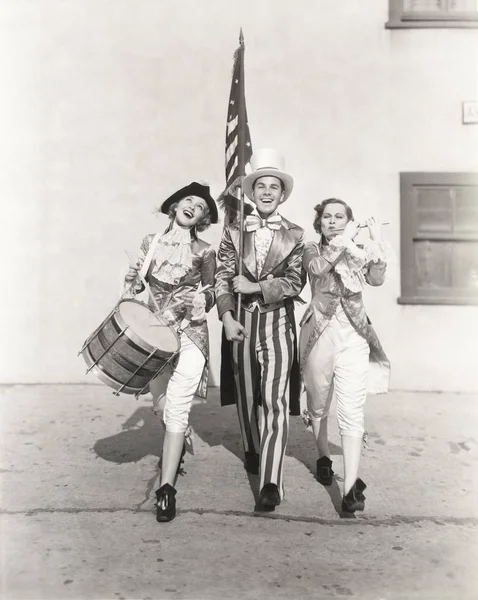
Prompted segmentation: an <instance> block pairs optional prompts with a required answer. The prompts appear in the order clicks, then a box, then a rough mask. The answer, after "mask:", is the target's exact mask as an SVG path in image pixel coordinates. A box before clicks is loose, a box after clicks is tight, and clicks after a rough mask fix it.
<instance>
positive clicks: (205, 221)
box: [157, 202, 211, 233]
mask: <svg viewBox="0 0 478 600" xmlns="http://www.w3.org/2000/svg"><path fill="white" fill-rule="evenodd" d="M178 204H179V202H174V203H173V204H171V206H170V207H169V211H168V217H169V218H170V219H171V221H174V219H175V217H176V211H177V209H178ZM157 212H161V211H160V209H158V210H157ZM210 225H211V214H210V212H209V206H206V212H205V213H204V215H203V216H202V218H201V219H200V220H199V221H198V222H197V223H196V225H195V226H194V227H193V230H194V232H196V231H197V232H199V233H200V232H201V231H204V230H205V229H207V228H208V227H209V226H210Z"/></svg>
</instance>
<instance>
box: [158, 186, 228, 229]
mask: <svg viewBox="0 0 478 600" xmlns="http://www.w3.org/2000/svg"><path fill="white" fill-rule="evenodd" d="M188 196H198V197H199V198H202V199H203V200H205V201H206V204H207V205H208V207H209V214H210V215H211V223H217V221H218V212H217V206H216V203H215V202H214V199H213V197H212V196H211V192H210V191H209V185H207V184H203V183H199V182H197V181H193V182H192V183H190V184H189V185H187V186H185V187H183V188H181V189H180V190H178V191H177V192H174V194H173V195H172V196H169V198H167V199H166V200H165V201H164V202H163V203H162V204H161V212H162V213H164V214H166V215H167V214H168V213H169V209H170V208H171V205H172V204H174V203H175V202H179V201H180V200H182V199H183V198H187V197H188Z"/></svg>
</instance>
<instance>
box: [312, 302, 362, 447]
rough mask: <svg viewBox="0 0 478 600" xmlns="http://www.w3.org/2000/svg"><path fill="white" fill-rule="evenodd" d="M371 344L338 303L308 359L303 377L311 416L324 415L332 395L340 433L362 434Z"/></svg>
mask: <svg viewBox="0 0 478 600" xmlns="http://www.w3.org/2000/svg"><path fill="white" fill-rule="evenodd" d="M369 354H370V348H369V345H368V343H367V341H366V340H365V339H364V338H363V337H362V336H360V335H359V334H358V333H357V332H356V331H355V329H354V327H353V325H352V324H351V323H350V321H349V319H348V317H347V315H346V314H345V313H344V311H343V309H342V307H341V306H340V305H339V306H338V308H337V310H336V312H335V314H334V316H333V317H332V319H331V320H330V322H329V324H328V325H327V327H326V328H325V329H324V331H323V332H322V334H321V336H320V337H319V339H318V340H317V342H316V344H315V346H314V347H313V348H312V351H311V353H310V355H309V357H308V359H307V363H306V365H305V368H304V372H303V378H304V383H305V387H306V393H307V410H308V412H309V416H310V418H311V419H312V420H315V421H320V420H322V419H324V418H325V417H327V416H328V415H329V412H330V405H331V402H332V398H333V395H334V389H335V396H336V401H337V421H338V426H339V431H340V434H341V435H348V436H353V437H362V436H363V432H364V405H365V400H366V397H367V379H368V369H369Z"/></svg>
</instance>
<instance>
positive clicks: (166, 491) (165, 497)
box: [156, 483, 176, 523]
mask: <svg viewBox="0 0 478 600" xmlns="http://www.w3.org/2000/svg"><path fill="white" fill-rule="evenodd" d="M175 496H176V490H175V489H174V488H173V486H172V485H169V483H165V484H164V485H162V486H161V487H160V488H159V490H156V499H157V500H156V521H158V523H161V522H163V521H172V520H173V519H174V517H175V516H176V498H175ZM163 501H165V502H164V504H165V508H162V506H161V505H162V504H163Z"/></svg>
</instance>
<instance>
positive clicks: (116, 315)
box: [103, 298, 181, 358]
mask: <svg viewBox="0 0 478 600" xmlns="http://www.w3.org/2000/svg"><path fill="white" fill-rule="evenodd" d="M123 302H132V303H134V304H139V305H140V306H144V307H145V308H146V309H147V310H148V311H149V312H150V313H152V314H153V315H154V311H153V310H152V308H151V307H150V306H148V305H147V304H146V303H145V302H141V300H136V299H135V298H125V299H124V300H120V302H118V305H117V307H116V309H115V312H114V313H113V315H112V317H111V318H115V319H116V320H117V322H118V324H119V325H120V327H121V329H124V328H125V327H126V330H125V331H124V333H123V335H126V337H128V338H129V339H130V340H131V341H132V342H134V343H135V344H137V345H138V346H139V347H140V348H143V349H144V350H146V351H147V352H152V351H153V350H155V351H157V352H164V353H166V354H167V357H171V356H172V355H173V354H174V353H175V352H177V351H178V350H179V348H180V347H181V341H180V338H179V335H178V334H177V332H176V331H175V330H174V329H173V328H172V327H171V325H168V324H165V325H164V327H167V328H168V329H169V330H170V331H171V333H172V334H173V336H174V338H175V339H176V342H177V347H176V349H175V350H173V351H172V352H167V351H166V350H162V349H161V348H158V347H157V346H153V345H151V344H150V343H149V342H147V341H146V340H144V339H143V338H142V337H140V336H139V335H138V334H137V333H135V332H134V331H133V330H132V329H131V327H130V326H129V325H128V323H126V321H125V320H124V319H123V317H122V316H121V313H120V309H119V307H120V304H122V303H123ZM107 320H108V318H106V319H105V321H103V323H105V322H106V321H107ZM161 358H163V356H161Z"/></svg>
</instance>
